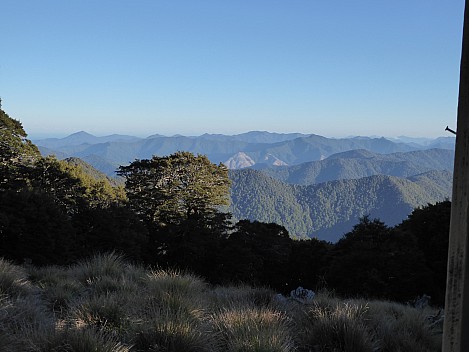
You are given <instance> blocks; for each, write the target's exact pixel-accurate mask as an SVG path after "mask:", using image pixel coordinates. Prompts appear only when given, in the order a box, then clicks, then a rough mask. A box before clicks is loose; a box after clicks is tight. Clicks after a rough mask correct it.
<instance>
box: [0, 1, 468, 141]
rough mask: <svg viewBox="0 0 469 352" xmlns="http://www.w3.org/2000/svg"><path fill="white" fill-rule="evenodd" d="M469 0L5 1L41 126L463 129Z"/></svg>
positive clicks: (23, 80)
mask: <svg viewBox="0 0 469 352" xmlns="http://www.w3.org/2000/svg"><path fill="white" fill-rule="evenodd" d="M463 9H464V1H463V0H449V1H448V0H393V1H389V0H387V1H383V0H367V1H366V0H355V1H351V0H337V1H332V0H282V1H279V0H184V1H183V0H112V1H110V0H93V1H91V0H40V1H39V0H29V1H26V0H0V14H1V19H0V50H1V51H0V53H1V55H0V96H1V97H2V98H3V109H4V110H5V111H6V112H7V113H8V114H9V115H10V116H11V117H13V118H16V119H18V120H20V121H21V122H22V123H23V126H24V128H25V130H26V131H27V132H28V133H29V134H30V136H31V137H33V138H34V137H40V136H41V137H42V136H45V135H62V136H64V135H66V134H70V133H73V132H76V131H80V130H85V131H87V132H90V133H93V134H95V135H105V134H112V133H124V134H133V135H140V136H148V135H151V134H155V133H160V134H165V135H172V134H184V135H200V134H202V133H205V132H209V133H224V134H236V133H242V132H246V131H249V130H267V131H271V132H302V133H315V134H320V135H324V136H328V137H342V136H348V135H384V136H399V135H408V136H409V135H410V136H431V137H434V136H440V135H447V134H445V132H444V128H445V127H446V125H449V126H450V127H455V124H456V109H457V96H458V81H459V62H460V53H461V37H462V22H463Z"/></svg>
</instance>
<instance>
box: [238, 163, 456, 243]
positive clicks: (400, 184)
mask: <svg viewBox="0 0 469 352" xmlns="http://www.w3.org/2000/svg"><path fill="white" fill-rule="evenodd" d="M230 178H231V180H232V187H231V199H232V203H231V208H230V211H231V212H232V213H233V215H234V216H235V217H236V218H239V219H245V218H246V219H252V220H258V221H265V222H276V223H278V224H280V225H283V226H285V227H286V228H287V229H288V230H289V231H290V233H291V234H292V235H296V236H298V237H304V236H308V237H317V238H320V239H324V240H327V241H333V242H334V241H337V240H338V239H339V238H340V237H341V236H342V235H343V234H344V233H346V232H347V231H350V230H351V228H352V226H353V225H354V224H356V223H357V221H358V219H359V218H360V217H362V216H364V215H369V216H371V217H373V218H379V219H381V220H383V221H384V222H385V223H386V224H388V225H396V224H398V223H399V222H401V221H402V220H404V219H405V218H406V217H407V215H408V214H410V212H411V211H412V209H414V208H416V207H418V206H422V205H426V204H428V203H434V202H437V201H442V200H445V199H449V197H450V195H451V183H452V174H451V173H450V172H449V171H430V172H428V173H424V174H420V175H417V176H412V177H410V178H398V177H393V176H385V175H376V176H370V177H364V178H360V179H349V180H339V181H331V182H325V183H321V184H316V185H310V186H299V185H291V184H287V183H283V182H281V181H279V180H276V179H273V178H271V177H269V176H266V175H265V174H264V173H262V172H260V171H256V170H231V171H230Z"/></svg>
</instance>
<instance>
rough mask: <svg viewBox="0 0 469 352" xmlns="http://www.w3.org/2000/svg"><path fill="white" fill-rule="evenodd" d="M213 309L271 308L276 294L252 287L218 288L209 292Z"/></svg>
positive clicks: (269, 290) (268, 290) (266, 289)
mask: <svg viewBox="0 0 469 352" xmlns="http://www.w3.org/2000/svg"><path fill="white" fill-rule="evenodd" d="M209 297H210V301H209V304H210V306H211V309H213V310H218V309H222V308H224V307H238V308H239V307H247V308H248V307H269V306H270V305H271V304H272V303H273V301H274V297H275V293H274V292H273V291H272V290H271V289H269V288H263V287H257V288H255V287H250V286H227V287H224V286H218V287H215V288H214V289H213V290H211V291H210V292H209Z"/></svg>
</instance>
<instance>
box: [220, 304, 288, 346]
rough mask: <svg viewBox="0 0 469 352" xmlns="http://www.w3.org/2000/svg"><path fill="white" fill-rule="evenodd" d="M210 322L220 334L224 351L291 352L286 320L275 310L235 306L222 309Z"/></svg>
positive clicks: (286, 318)
mask: <svg viewBox="0 0 469 352" xmlns="http://www.w3.org/2000/svg"><path fill="white" fill-rule="evenodd" d="M212 320H213V323H214V324H215V326H216V327H217V329H218V331H219V332H220V333H221V343H222V346H223V350H224V351H233V352H234V351H246V352H247V351H258V352H260V351H266V352H267V351H272V352H287V351H293V350H294V343H293V338H292V334H291V333H292V331H291V329H290V324H289V319H288V317H287V316H286V315H285V314H283V313H280V312H277V311H275V310H272V309H268V308H263V307H258V308H244V307H238V308H237V309H227V310H223V311H221V312H219V313H218V314H215V315H214V316H213V317H212Z"/></svg>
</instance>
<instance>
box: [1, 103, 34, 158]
mask: <svg viewBox="0 0 469 352" xmlns="http://www.w3.org/2000/svg"><path fill="white" fill-rule="evenodd" d="M26 137H27V134H26V132H25V131H24V129H23V126H22V125H21V123H20V122H19V121H17V120H15V119H12V118H11V117H10V116H8V115H7V114H6V113H5V112H4V111H3V110H2V109H0V166H4V165H5V163H10V162H19V161H25V160H27V159H35V158H38V157H39V156H40V154H39V150H38V149H37V147H36V146H35V145H34V144H32V143H31V141H29V140H28V139H26Z"/></svg>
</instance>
